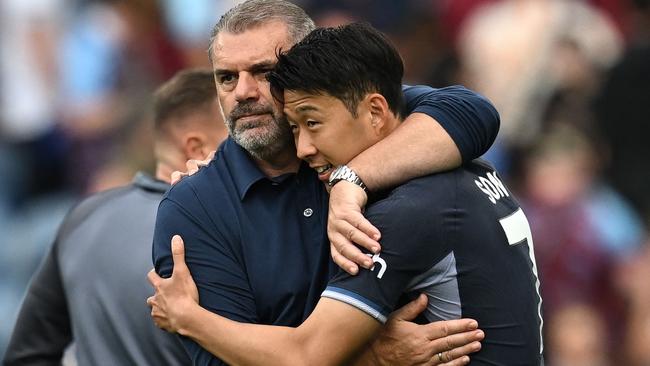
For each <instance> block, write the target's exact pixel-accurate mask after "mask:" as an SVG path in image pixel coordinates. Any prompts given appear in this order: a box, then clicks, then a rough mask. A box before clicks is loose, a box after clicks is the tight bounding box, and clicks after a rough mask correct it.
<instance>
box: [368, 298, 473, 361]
mask: <svg viewBox="0 0 650 366" xmlns="http://www.w3.org/2000/svg"><path fill="white" fill-rule="evenodd" d="M426 305H427V297H426V296H425V295H420V297H418V298H417V299H416V300H414V301H412V302H410V303H408V304H406V305H405V306H404V307H402V308H400V309H398V310H396V311H395V312H394V313H393V314H392V315H391V317H390V318H389V319H388V322H387V323H386V325H385V326H384V327H383V328H382V330H381V332H380V333H379V334H378V336H377V338H376V339H375V341H374V342H373V343H372V345H371V350H372V352H373V356H374V357H373V361H374V363H375V364H377V365H445V366H458V365H466V364H467V363H469V357H468V355H469V354H470V353H474V352H476V351H478V350H480V349H481V343H480V341H481V340H482V339H483V337H484V336H485V334H484V333H483V331H482V330H479V329H477V327H478V323H477V322H476V321H475V320H472V319H458V320H448V321H438V322H433V323H429V324H424V325H418V324H415V323H412V322H411V321H412V320H413V319H415V317H416V316H417V315H418V314H419V313H421V312H422V311H423V310H424V309H425V308H426Z"/></svg>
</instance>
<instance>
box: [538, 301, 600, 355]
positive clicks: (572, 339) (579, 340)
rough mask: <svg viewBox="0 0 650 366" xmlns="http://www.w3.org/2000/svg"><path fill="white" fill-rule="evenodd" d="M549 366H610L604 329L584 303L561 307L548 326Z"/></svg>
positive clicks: (596, 316)
mask: <svg viewBox="0 0 650 366" xmlns="http://www.w3.org/2000/svg"><path fill="white" fill-rule="evenodd" d="M546 333H547V335H548V336H547V342H546V350H547V357H546V362H547V364H548V365H549V366H609V365H612V362H611V360H610V358H609V354H608V347H607V327H606V326H605V323H604V321H603V319H602V316H601V315H600V314H599V313H598V312H597V311H595V310H594V308H593V307H592V306H590V305H589V304H586V303H571V304H566V305H564V306H562V307H561V308H560V309H558V311H557V312H556V313H555V315H554V316H553V318H551V319H550V321H549V322H548V323H547V332H546Z"/></svg>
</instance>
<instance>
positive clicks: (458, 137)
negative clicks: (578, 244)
mask: <svg viewBox="0 0 650 366" xmlns="http://www.w3.org/2000/svg"><path fill="white" fill-rule="evenodd" d="M402 90H403V92H404V98H405V100H406V112H407V114H411V113H416V112H419V113H424V114H427V115H429V116H430V117H432V118H434V119H435V120H436V121H438V123H440V125H441V126H442V127H443V128H444V129H445V130H446V131H447V133H448V134H449V135H450V136H451V138H452V139H453V140H454V142H455V143H456V146H457V147H458V150H460V154H461V157H462V158H463V161H464V162H467V161H471V160H473V159H476V158H478V157H480V156H481V155H483V154H484V153H485V152H486V151H487V150H488V149H489V148H490V146H492V143H493V142H494V140H495V138H496V136H497V133H498V132H499V125H500V119H499V113H498V112H497V110H496V109H495V108H494V106H493V105H492V103H490V101H489V100H487V98H485V97H483V96H481V95H480V94H478V93H476V92H473V91H471V90H469V89H467V88H464V87H462V86H450V87H445V88H440V89H435V88H431V87H428V86H421V85H419V86H407V85H404V86H403V87H402Z"/></svg>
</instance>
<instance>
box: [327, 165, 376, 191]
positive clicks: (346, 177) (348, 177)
mask: <svg viewBox="0 0 650 366" xmlns="http://www.w3.org/2000/svg"><path fill="white" fill-rule="evenodd" d="M340 181H346V182H350V183H352V184H354V185H356V186H358V187H360V188H361V189H363V191H364V192H366V193H368V187H366V184H365V183H364V182H363V180H361V177H359V175H358V174H357V173H356V172H355V171H354V170H352V169H351V168H350V167H348V166H347V165H340V166H339V167H337V168H336V169H334V171H333V172H332V174H331V175H330V179H329V186H330V187H333V186H334V185H336V184H337V183H339V182H340Z"/></svg>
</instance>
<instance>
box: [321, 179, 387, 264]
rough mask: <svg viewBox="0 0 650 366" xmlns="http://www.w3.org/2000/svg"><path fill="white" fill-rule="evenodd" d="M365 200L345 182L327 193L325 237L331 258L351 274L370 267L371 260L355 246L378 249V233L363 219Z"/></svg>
mask: <svg viewBox="0 0 650 366" xmlns="http://www.w3.org/2000/svg"><path fill="white" fill-rule="evenodd" d="M367 201H368V196H367V195H366V192H364V191H363V189H361V188H360V187H358V186H357V185H355V184H352V183H349V182H346V181H340V182H338V183H337V184H336V185H334V187H332V189H331V191H330V201H329V216H328V219H327V235H328V236H329V239H330V250H331V252H332V259H333V260H334V263H336V264H337V265H338V266H339V267H341V268H342V269H343V270H344V271H346V272H348V273H349V274H351V275H355V274H357V273H358V272H359V265H360V266H362V267H364V268H370V267H372V260H371V259H370V258H369V257H368V256H367V255H365V254H363V253H362V252H361V250H359V248H358V247H357V245H358V246H361V247H363V248H366V249H368V250H369V251H371V252H372V253H378V252H379V251H380V250H381V246H380V245H379V242H378V240H379V238H380V233H379V230H377V228H376V227H374V226H373V225H372V224H371V223H370V221H368V220H366V218H365V217H363V213H362V212H363V209H364V207H365V206H366V203H367Z"/></svg>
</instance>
